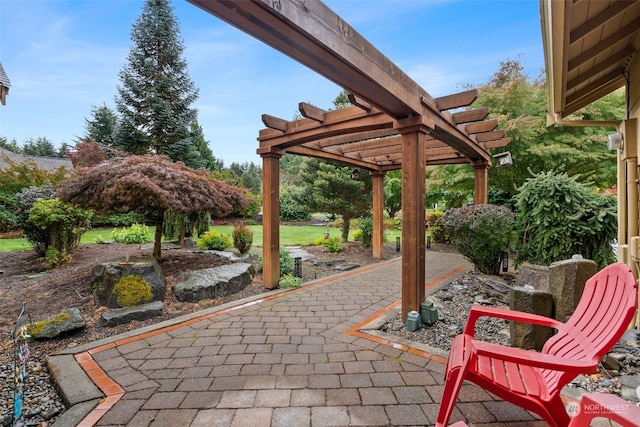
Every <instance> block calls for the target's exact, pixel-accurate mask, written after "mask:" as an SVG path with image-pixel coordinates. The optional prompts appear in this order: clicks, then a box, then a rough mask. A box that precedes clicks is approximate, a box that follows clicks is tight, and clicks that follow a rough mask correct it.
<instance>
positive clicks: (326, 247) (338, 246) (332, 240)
mask: <svg viewBox="0 0 640 427" xmlns="http://www.w3.org/2000/svg"><path fill="white" fill-rule="evenodd" d="M342 249H343V246H342V239H341V238H340V237H337V236H336V237H329V238H328V239H324V241H323V242H322V250H323V251H325V252H331V253H338V252H340V251H342Z"/></svg>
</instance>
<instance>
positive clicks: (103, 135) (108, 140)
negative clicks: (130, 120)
mask: <svg viewBox="0 0 640 427" xmlns="http://www.w3.org/2000/svg"><path fill="white" fill-rule="evenodd" d="M91 116H92V117H91V118H90V119H86V118H85V119H84V122H85V127H86V131H85V136H84V138H83V139H84V141H95V142H96V143H97V144H98V145H103V146H106V147H112V146H113V145H114V138H115V132H116V129H117V127H118V115H117V114H116V113H115V111H113V110H112V109H110V108H109V107H107V105H106V104H104V103H103V104H102V105H101V106H99V107H98V106H95V105H93V106H91ZM77 147H78V145H77V144H76V148H77Z"/></svg>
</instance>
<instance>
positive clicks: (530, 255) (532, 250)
mask: <svg viewBox="0 0 640 427" xmlns="http://www.w3.org/2000/svg"><path fill="white" fill-rule="evenodd" d="M515 200H516V209H517V223H516V230H517V232H518V235H519V239H518V242H519V244H518V247H517V257H516V260H515V261H516V264H521V263H523V262H530V263H533V264H540V265H549V264H551V263H552V262H555V261H560V260H564V259H568V258H571V257H572V256H573V255H575V254H580V255H582V256H583V257H584V258H586V259H591V260H593V261H595V262H596V263H597V264H598V267H599V268H603V267H604V266H606V265H608V264H610V263H612V262H614V261H615V258H614V255H613V250H612V248H611V242H612V241H613V240H614V239H615V238H616V235H617V227H618V224H617V213H616V207H617V203H616V200H615V198H614V197H612V196H608V195H600V194H597V193H596V192H594V191H593V190H592V189H591V188H590V187H589V186H587V185H586V184H583V183H580V182H578V181H577V179H576V178H575V177H569V176H568V175H567V174H564V173H563V174H556V173H554V172H542V173H539V174H536V175H534V176H533V177H531V178H529V179H528V180H527V181H526V182H525V184H524V185H523V186H522V187H520V192H519V193H518V194H517V195H516V196H515Z"/></svg>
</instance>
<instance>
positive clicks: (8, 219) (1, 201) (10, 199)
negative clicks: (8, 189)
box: [0, 192, 18, 231]
mask: <svg viewBox="0 0 640 427" xmlns="http://www.w3.org/2000/svg"><path fill="white" fill-rule="evenodd" d="M17 207H18V203H17V202H16V197H15V195H13V194H9V193H2V192H0V231H9V230H12V229H14V228H15V227H16V226H17V225H18V218H17V217H16V208H17Z"/></svg>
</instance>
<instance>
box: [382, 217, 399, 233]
mask: <svg viewBox="0 0 640 427" xmlns="http://www.w3.org/2000/svg"><path fill="white" fill-rule="evenodd" d="M384 229H385V230H401V229H402V220H401V219H400V218H385V220H384Z"/></svg>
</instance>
